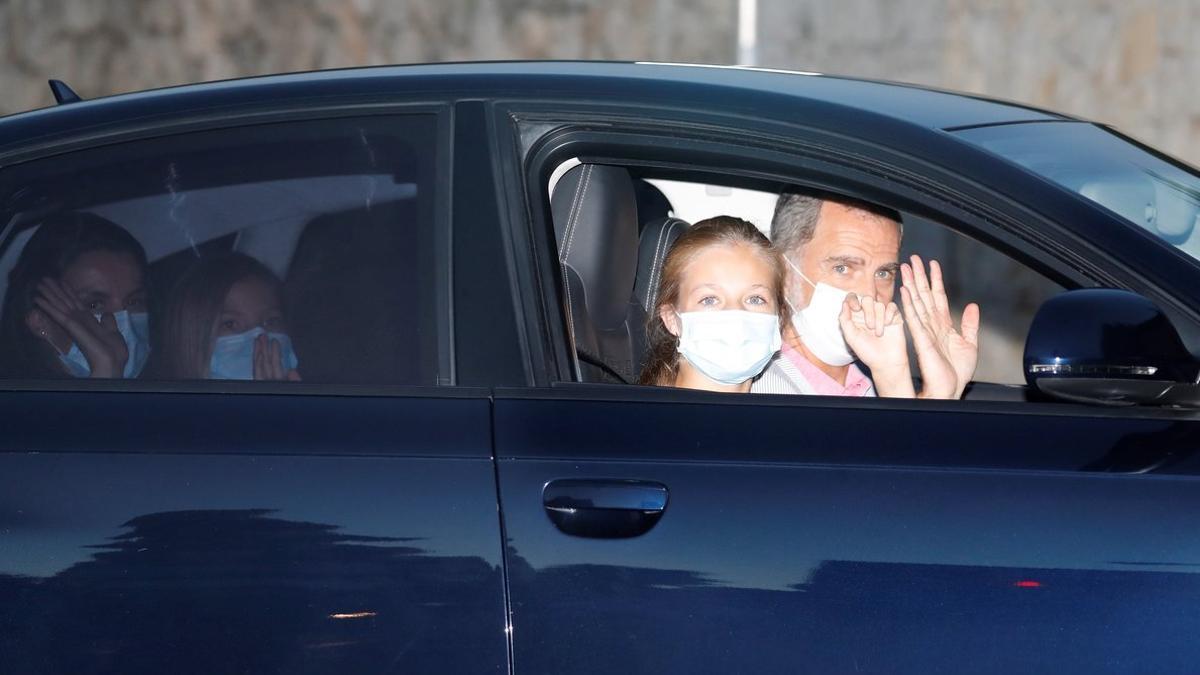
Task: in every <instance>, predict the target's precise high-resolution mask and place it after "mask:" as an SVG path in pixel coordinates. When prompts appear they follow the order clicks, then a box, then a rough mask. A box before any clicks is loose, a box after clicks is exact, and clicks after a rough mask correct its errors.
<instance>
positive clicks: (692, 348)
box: [638, 216, 787, 392]
mask: <svg viewBox="0 0 1200 675" xmlns="http://www.w3.org/2000/svg"><path fill="white" fill-rule="evenodd" d="M783 279H784V276H783V267H782V265H781V263H780V261H779V257H778V256H777V255H776V253H775V252H774V251H773V250H772V249H771V245H770V242H768V241H767V238H766V237H765V236H763V234H762V233H761V232H759V231H758V229H757V228H755V227H754V225H752V224H751V223H749V222H747V221H745V220H742V219H740V218H734V217H732V216H717V217H716V218H709V219H708V220H703V221H700V222H698V223H696V224H695V225H693V226H692V227H691V228H689V229H688V230H687V232H685V233H684V234H682V235H681V236H680V237H679V239H678V240H676V242H675V244H674V246H672V247H671V251H670V253H668V254H667V257H666V260H665V261H664V262H663V266H662V278H661V281H660V282H659V284H658V295H657V296H656V297H657V301H658V305H657V307H658V310H657V311H656V312H655V313H654V314H653V315H652V316H651V317H650V319H649V324H648V326H647V342H648V349H647V352H648V356H647V363H646V365H645V367H644V368H643V369H642V374H641V377H640V378H638V381H639V382H640V383H641V384H653V385H660V386H674V387H683V388H688V389H705V390H709V391H724V392H747V391H750V381H751V380H752V379H753V378H754V377H756V376H757V375H758V374H759V373H761V372H762V370H763V368H764V367H766V365H767V362H768V361H770V359H771V357H772V356H773V355H774V354H775V353H776V352H777V351H779V348H780V346H781V345H782V341H781V338H780V333H779V326H780V321H781V319H782V320H783V321H786V320H787V315H786V311H787V310H786V306H785V305H784V304H783V302H782V299H783V297H784V296H783Z"/></svg>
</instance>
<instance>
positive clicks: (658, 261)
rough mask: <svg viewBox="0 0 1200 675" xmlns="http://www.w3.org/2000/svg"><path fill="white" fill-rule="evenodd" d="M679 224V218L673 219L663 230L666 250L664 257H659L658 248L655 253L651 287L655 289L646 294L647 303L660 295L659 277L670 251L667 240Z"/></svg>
mask: <svg viewBox="0 0 1200 675" xmlns="http://www.w3.org/2000/svg"><path fill="white" fill-rule="evenodd" d="M678 224H679V221H678V220H672V221H671V224H670V225H668V226H667V229H665V230H663V238H662V240H663V249H664V250H663V252H662V257H661V258H660V257H659V255H658V251H657V250H656V251H655V253H654V271H653V272H652V273H651V275H650V277H651V279H652V280H653V282H654V283H653V285H652V286H651V288H652V289H654V290H653V291H652V292H653V295H650V294H647V296H646V302H647V304H649V303H650V302H652V301H654V300H657V299H658V298H657V296H658V281H659V279H661V278H662V268H663V263H665V262H666V260H667V253H668V250H667V247H666V242H667V240H669V239H670V238H671V232H674V231H675V226H676V225H678Z"/></svg>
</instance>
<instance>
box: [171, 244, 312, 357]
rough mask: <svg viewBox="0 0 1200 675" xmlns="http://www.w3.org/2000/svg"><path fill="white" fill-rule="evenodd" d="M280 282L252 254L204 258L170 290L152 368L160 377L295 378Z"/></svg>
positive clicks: (292, 352)
mask: <svg viewBox="0 0 1200 675" xmlns="http://www.w3.org/2000/svg"><path fill="white" fill-rule="evenodd" d="M281 286H282V285H281V283H280V281H279V278H278V277H276V276H275V274H274V273H272V272H271V270H269V269H267V268H266V267H265V266H264V265H263V264H262V263H260V262H258V261H257V260H255V259H254V258H251V257H250V256H247V255H242V254H240V253H231V254H226V255H221V256H216V257H212V258H204V259H202V260H200V262H198V263H196V265H195V267H193V268H192V269H191V270H189V271H188V272H187V274H185V275H184V276H183V278H182V279H180V280H179V284H178V285H177V286H176V287H175V290H174V292H173V293H172V294H171V298H170V301H169V304H168V306H167V312H166V317H165V321H164V324H163V332H162V337H163V340H162V349H161V353H160V354H159V358H160V361H159V363H158V366H157V368H156V374H157V375H159V376H161V377H164V378H167V379H214V380H251V379H253V380H291V381H298V380H299V379H300V374H299V372H298V371H297V370H296V367H297V365H298V360H297V359H296V354H295V352H294V351H292V341H291V339H290V338H289V337H288V335H287V323H286V322H285V320H284V316H283V302H282V298H281V295H282V294H281Z"/></svg>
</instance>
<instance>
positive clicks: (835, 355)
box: [783, 256, 854, 366]
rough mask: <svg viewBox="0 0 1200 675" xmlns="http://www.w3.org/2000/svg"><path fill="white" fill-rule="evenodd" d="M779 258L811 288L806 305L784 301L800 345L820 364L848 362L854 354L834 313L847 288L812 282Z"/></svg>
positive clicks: (842, 300)
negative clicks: (798, 305)
mask: <svg viewBox="0 0 1200 675" xmlns="http://www.w3.org/2000/svg"><path fill="white" fill-rule="evenodd" d="M783 259H784V261H786V262H787V264H788V266H790V267H791V268H792V269H793V270H794V271H795V272H796V274H799V275H800V278H801V279H803V280H804V281H806V282H808V284H809V285H811V286H812V287H813V294H812V298H811V299H810V300H809V301H808V307H805V308H804V309H801V310H797V309H796V307H795V305H792V304H791V301H790V300H789V301H788V305H789V306H791V308H792V326H793V327H794V328H795V329H796V334H798V335H799V336H800V340H801V341H803V342H804V346H805V347H808V350H809V351H810V352H812V353H813V356H816V357H817V358H818V359H821V362H822V363H825V364H828V365H831V366H845V365H848V364H850V363H852V362H853V361H854V355H853V354H851V353H850V348H849V347H847V346H846V338H845V337H844V336H843V335H842V325H841V323H839V321H838V316H840V315H841V313H842V303H843V302H845V301H846V296H847V295H850V291H843V290H842V289H840V288H834V287H833V286H830V285H829V284H827V283H824V282H821V283H818V284H814V283H813V282H812V281H809V278H808V277H806V276H804V272H801V271H800V268H799V267H796V265H795V264H794V263H793V262H792V261H791V260H790V259H789V258H788V257H787V256H784V258H783Z"/></svg>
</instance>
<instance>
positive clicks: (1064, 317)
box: [1024, 288, 1200, 407]
mask: <svg viewBox="0 0 1200 675" xmlns="http://www.w3.org/2000/svg"><path fill="white" fill-rule="evenodd" d="M1024 365H1025V380H1026V382H1028V383H1029V386H1030V387H1031V388H1034V389H1037V390H1039V391H1041V392H1043V393H1045V394H1048V395H1050V396H1053V397H1055V398H1061V399H1066V400H1069V401H1077V402H1082V403H1097V404H1102V405H1138V404H1150V405H1182V406H1187V407H1196V406H1197V405H1200V385H1198V384H1197V376H1198V375H1200V364H1198V363H1197V362H1196V360H1195V359H1194V358H1193V357H1192V355H1191V353H1189V352H1188V350H1187V348H1186V347H1184V345H1183V340H1181V339H1180V338H1179V333H1178V332H1177V331H1176V330H1175V327H1174V326H1172V325H1171V321H1170V319H1168V318H1167V315H1166V314H1164V313H1163V312H1162V310H1160V309H1159V308H1158V306H1157V305H1155V304H1154V303H1152V302H1150V301H1149V300H1147V299H1146V298H1143V297H1142V296H1140V295H1138V294H1136V293H1131V292H1129V291H1120V290H1115V289H1107V288H1088V289H1082V290H1076V291H1068V292H1066V293H1062V294H1060V295H1057V296H1055V297H1053V298H1051V299H1049V300H1047V301H1046V302H1045V303H1043V304H1042V306H1041V308H1040V309H1038V313H1037V315H1036V316H1035V317H1034V318H1033V325H1032V326H1030V328H1029V337H1028V339H1027V340H1026V341H1025V360H1024Z"/></svg>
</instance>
